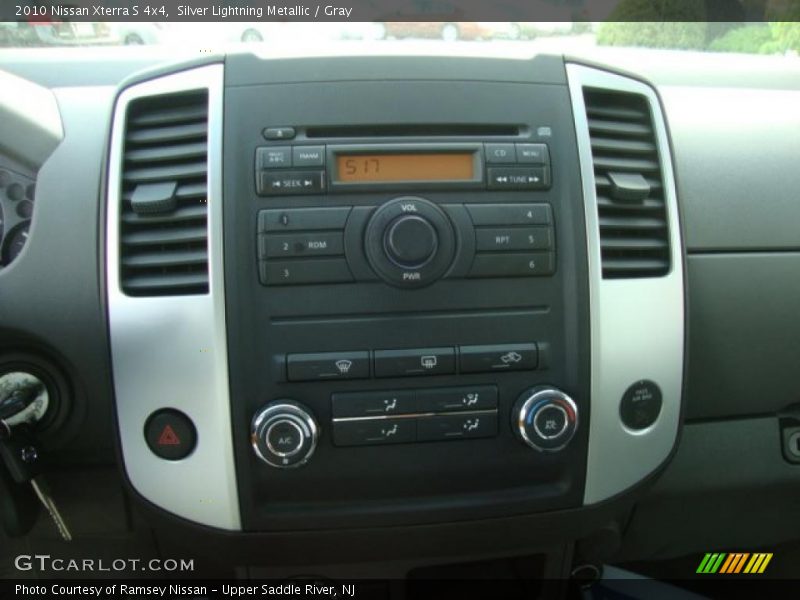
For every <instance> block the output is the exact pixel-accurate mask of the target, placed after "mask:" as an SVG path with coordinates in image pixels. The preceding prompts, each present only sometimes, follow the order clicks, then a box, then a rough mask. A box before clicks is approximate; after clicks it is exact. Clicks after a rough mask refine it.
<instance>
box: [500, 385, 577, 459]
mask: <svg viewBox="0 0 800 600" xmlns="http://www.w3.org/2000/svg"><path fill="white" fill-rule="evenodd" d="M511 414H512V419H513V421H512V423H511V427H512V429H513V430H514V433H515V434H516V436H517V437H518V438H519V439H520V440H521V441H522V442H523V443H525V444H527V445H528V446H530V447H531V448H534V449H536V450H539V451H542V452H557V451H559V450H561V449H562V448H564V447H565V446H566V445H567V444H568V443H569V441H570V440H571V439H572V436H573V435H575V431H576V429H577V428H578V407H577V406H576V405H575V402H574V401H573V400H572V398H570V397H569V396H568V395H567V394H565V393H564V392H562V391H561V390H559V389H556V388H553V387H549V386H540V387H535V388H531V389H529V390H527V391H525V392H524V393H523V394H522V395H521V396H520V397H519V399H518V400H517V402H516V404H515V405H514V409H513V411H512V412H511Z"/></svg>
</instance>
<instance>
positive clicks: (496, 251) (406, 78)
mask: <svg viewBox="0 0 800 600" xmlns="http://www.w3.org/2000/svg"><path fill="white" fill-rule="evenodd" d="M433 62H435V64H436V66H435V68H434V67H433V66H431V64H432V63H431V62H426V60H425V59H423V58H409V57H406V58H401V57H380V58H375V57H372V58H331V59H326V60H324V61H323V60H312V59H291V60H290V59H286V60H264V59H262V58H259V57H256V56H253V55H235V56H229V57H227V58H226V61H225V63H224V67H223V65H221V64H217V65H210V66H204V67H197V68H195V69H193V70H192V69H190V70H187V71H185V72H183V73H177V74H166V75H162V76H159V77H156V78H154V79H153V80H151V81H145V82H140V83H135V84H133V85H131V86H130V87H129V88H128V89H127V90H126V91H124V92H123V94H122V96H121V97H120V100H119V101H118V105H117V113H116V117H115V132H114V135H113V136H112V159H111V172H110V188H109V206H110V208H109V216H108V223H109V225H108V226H109V233H108V238H109V248H108V257H107V259H108V264H109V273H108V276H109V286H110V287H109V321H110V328H111V337H112V354H113V357H114V369H115V382H116V392H117V407H118V418H119V423H120V436H121V442H122V443H121V447H122V454H123V457H124V461H125V464H126V471H127V473H128V476H129V478H130V480H131V483H132V485H133V487H134V488H135V489H137V491H139V492H140V493H141V494H142V495H143V496H144V497H145V498H147V499H148V500H150V501H151V502H153V503H154V504H156V505H157V506H160V507H162V508H164V509H166V510H167V511H170V512H172V513H174V514H178V515H180V516H183V517H185V518H188V519H189V520H191V521H195V522H199V523H203V524H206V525H211V526H214V527H220V528H224V529H242V530H246V531H253V532H259V531H271V532H279V531H298V530H337V529H351V528H364V527H384V526H392V525H409V524H420V525H421V524H434V523H445V522H448V523H449V522H457V521H470V520H479V519H487V518H495V517H510V516H515V515H531V514H536V513H542V512H547V511H561V510H568V509H579V508H581V507H583V506H587V505H591V504H595V503H598V502H602V501H604V500H607V499H609V498H612V497H614V496H615V495H617V494H620V493H622V492H624V491H625V490H627V489H630V488H631V487H633V486H636V485H637V484H638V483H640V482H641V481H642V480H644V479H645V478H646V477H647V476H648V475H650V474H651V473H653V472H655V471H656V470H657V469H658V467H659V466H660V465H662V464H663V463H664V462H665V461H666V460H667V458H668V457H669V455H670V453H671V451H672V449H673V446H674V442H675V439H676V435H677V431H678V423H679V415H680V406H681V386H682V365H683V281H682V278H683V275H682V273H683V271H682V254H681V245H680V228H679V224H678V217H677V205H676V203H675V197H674V181H673V179H672V173H671V164H670V157H669V146H668V139H667V132H666V127H665V124H664V121H663V116H662V115H661V112H660V108H659V102H658V99H657V97H656V95H655V93H654V92H653V91H652V89H651V88H650V87H649V86H647V85H646V84H644V83H642V82H638V81H634V80H630V79H628V78H625V77H621V76H618V75H613V74H609V73H605V72H601V71H597V70H595V69H591V68H588V67H583V66H579V65H565V63H564V62H563V60H562V59H560V58H556V57H537V58H535V59H531V60H511V59H509V60H496V59H491V60H490V59H466V58H440V59H437V61H433ZM323 65H324V70H323V69H322V66H323ZM203 82H205V83H203ZM197 89H201V90H205V92H206V93H207V94H208V100H207V104H204V102H205V100H203V99H202V98H203V97H201V96H197V102H199V104H198V105H197V106H198V107H202V106H206V107H207V108H208V127H207V128H206V129H204V130H203V131H204V134H205V135H206V137H205V138H204V140H205V143H206V144H207V155H206V158H207V161H206V162H205V163H204V165H205V168H206V169H207V177H206V179H205V180H202V179H200V180H197V181H195V180H193V179H190V178H191V177H197V171H196V167H197V164H196V163H195V162H191V161H193V160H196V159H194V158H191V157H190V156H189V154H187V158H186V162H185V164H184V163H182V164H181V166H180V167H177V166H171V165H168V166H166V167H165V166H164V162H163V161H165V160H166V161H170V160H173V159H174V156H175V154H174V153H172V154H169V153H168V154H164V151H163V150H159V151H157V152H156V151H154V150H153V149H152V147H151V146H149V145H148V144H150V143H151V142H150V141H148V140H151V139H155V137H153V136H158V135H164V136H171V135H173V134H174V131H167V129H162V126H163V124H164V123H165V121H164V120H165V119H169V118H178V119H179V120H180V119H186V122H185V123H184V121H179V124H178V125H174V124H172V125H171V126H172V127H185V129H182V130H180V131H181V132H183V133H185V135H198V134H197V131H199V130H196V129H191V127H193V125H191V126H190V125H188V124H186V123H189V121H188V119H189V115H190V114H195V112H192V111H195V109H194V108H192V109H191V110H190V109H188V108H187V109H185V111H184V112H181V113H180V115H179V116H178V117H174V114H175V113H176V111H178V110H179V109H176V108H174V103H173V104H172V105H171V104H170V103H172V102H173V100H174V102H177V106H178V107H180V106H182V104H181V103H182V102H184V100H185V101H186V102H189V101H190V100H192V98H193V97H190V96H186V95H185V94H186V93H193V92H194V91H196V90H197ZM161 100H164V105H163V106H162V105H160V104H158V102H161ZM192 101H193V100H192ZM154 102H155V103H156V104H153V103H154ZM151 105H152V109H151ZM201 105H202V106H201ZM151 110H152V111H155V112H148V111H151ZM181 110H183V109H181ZM181 115H183V116H181ZM154 123H155V125H154ZM134 127H137V128H142V127H144V128H146V129H147V131H146V132H144V131H143V130H141V129H136V130H135V131H134V130H133V128H134ZM153 127H154V128H155V133H154V132H153V130H152V129H151V128H153ZM126 131H128V135H127V137H125V133H126ZM179 137H180V136H179ZM198 139H199V138H198ZM123 140H127V141H123ZM180 144H181V145H180V148H181V150H180V151H185V152H187V153H191V152H192V151H193V150H192V149H191V148H189V147H187V146H184V145H182V144H183V142H180ZM177 148H178V146H176V150H175V152H178V150H177ZM143 157H144V158H143ZM152 157H156V158H152ZM151 158H152V160H154V161H156V162H155V163H153V164H152V165H151V164H148V165H144V166H143V165H142V164H141V161H144V160H151ZM158 160H161V161H162V162H160V163H159V162H158ZM193 169H195V170H193ZM182 178H185V179H182ZM203 181H205V182H206V183H207V185H208V187H207V188H206V191H207V196H206V197H203V196H202V195H201V196H197V198H196V199H193V198H194V197H193V196H192V195H191V194H192V193H193V190H197V189H199V188H197V187H192V186H197V185H200V184H201V183H202V182H203ZM203 211H205V212H203ZM201 213H202V215H201ZM199 216H202V217H203V219H205V220H204V221H202V223H200V222H199V221H198V224H199V225H198V227H197V228H196V229H195V230H193V231H194V232H195V233H197V232H199V233H202V232H203V231H206V232H207V240H205V242H203V239H205V238H203V239H201V238H195V237H188V234H187V233H186V231H184V230H181V232H180V233H179V234H176V236H177V237H176V238H175V239H176V240H179V241H180V243H181V244H187V243H189V244H199V245H197V246H193V245H189V246H181V247H180V251H177V250H176V252H175V253H174V254H170V255H169V260H168V261H165V262H162V263H158V270H156V269H154V268H153V265H154V264H155V263H154V262H153V261H155V260H156V258H152V257H151V256H150V255H149V254H148V258H147V259H143V258H142V257H141V255H140V252H141V248H142V246H143V245H147V244H148V243H150V242H152V243H153V244H154V246H153V249H152V250H148V252H150V251H152V252H156V249H155V244H156V243H158V244H160V246H159V247H161V248H163V247H164V246H165V245H166V246H167V247H169V244H171V243H173V241H172V238H168V237H167V234H166V233H165V231H164V229H165V228H166V229H169V228H171V227H173V226H174V227H177V225H173V224H178V223H186V222H187V221H189V220H192V219H197V218H199ZM155 222H158V223H160V225H159V227H160V228H159V229H158V230H157V233H153V231H156V230H154V229H153V230H151V229H146V228H147V227H149V226H150V225H151V224H152V223H155ZM165 223H166V225H165ZM153 240H155V241H153ZM187 240H188V241H187ZM174 243H175V244H177V243H178V242H177V241H175V242H174ZM203 243H206V246H205V247H203V246H202V244H203ZM176 248H177V246H176ZM203 248H205V249H206V250H207V252H208V253H207V254H200V253H199V252H200V250H202V249H203ZM159 251H161V250H159ZM190 257H195V258H196V260H193V261H192V260H190ZM203 258H205V260H206V263H202V259H203ZM159 260H161V259H159ZM184 263H185V264H184ZM204 269H205V271H204ZM141 311H147V312H148V314H149V315H151V316H154V315H159V318H154V319H149V320H142V319H139V320H138V321H136V320H135V319H134V318H133V315H135V314H143V313H142V312H141ZM137 323H138V324H139V326H138V328H137V326H136V324H137ZM143 323H145V324H143ZM134 339H135V340H136V341H135V343H134V342H133V341H132V340H134ZM156 340H158V342H157V343H158V344H160V345H159V346H158V348H159V350H158V351H157V352H155V353H154V354H156V355H157V356H156V355H154V356H152V357H147V358H145V357H144V355H142V354H137V353H136V352H135V351H136V350H137V349H138V350H140V351H141V350H142V349H144V348H153V347H155V346H154V344H156ZM170 356H172V357H174V358H172V359H170V358H168V357H170ZM170 361H179V362H180V363H181V369H180V372H179V374H180V376H181V378H182V379H181V380H182V381H187V380H189V381H191V383H189V384H187V385H188V387H187V388H183V389H181V388H180V387H179V386H177V385H176V384H175V379H174V378H175V374H174V373H173V374H170V369H169V363H170ZM137 380H138V381H139V383H135V382H136V381H137ZM142 381H146V383H144V384H143V383H141V382H142ZM170 381H172V382H173V383H170ZM142 385H146V386H147V392H148V393H147V394H141V393H140V392H139V393H136V392H135V391H134V387H135V386H139V389H140V390H141V386H142ZM178 390H180V391H178ZM167 427H169V429H170V431H171V432H172V433H167ZM143 433H144V435H143ZM173 436H174V437H173ZM176 440H177V441H176ZM185 440H191V443H190V444H189V443H185ZM168 480H169V481H170V482H171V486H174V485H175V484H180V485H182V486H184V487H183V490H184V494H183V495H182V496H181V497H180V498H179V497H178V495H177V494H176V493H175V492H170V491H165V490H164V486H163V484H164V483H165V482H166V481H168ZM159 484H160V485H159Z"/></svg>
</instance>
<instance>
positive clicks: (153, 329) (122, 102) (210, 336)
mask: <svg viewBox="0 0 800 600" xmlns="http://www.w3.org/2000/svg"><path fill="white" fill-rule="evenodd" d="M195 89H207V90H208V94H209V123H208V244H209V249H208V250H209V293H208V294H205V295H194V296H163V297H150V298H148V297H130V296H126V295H125V294H124V293H123V292H122V290H121V288H120V280H119V268H118V265H119V215H120V188H121V163H122V153H123V143H124V130H125V116H126V112H127V106H128V104H129V103H130V102H131V101H133V100H134V99H137V98H141V97H146V96H154V95H160V94H167V93H174V92H182V91H187V90H195ZM222 93H223V66H222V65H221V64H220V65H211V66H206V67H201V68H197V69H192V70H188V71H183V72H180V73H176V74H172V75H167V76H164V77H160V78H158V79H154V80H151V81H147V82H144V83H140V84H136V85H134V86H132V87H130V88H128V89H126V90H124V91H123V92H122V93H121V94H120V96H119V99H118V100H117V103H116V107H115V112H114V119H113V128H112V137H111V149H110V158H109V177H108V198H107V199H108V214H107V223H106V272H107V279H108V319H109V330H110V336H111V358H112V368H113V375H114V391H115V396H116V405H117V418H118V421H119V429H120V439H121V445H122V456H123V460H124V466H125V471H126V472H127V475H128V479H129V480H130V482H131V484H132V485H133V487H134V488H135V489H136V490H137V491H138V492H139V493H140V494H141V495H142V496H144V497H145V498H146V499H147V500H149V501H150V502H152V503H153V504H155V505H157V506H159V507H161V508H163V509H164V510H167V511H169V512H171V513H173V514H176V515H178V516H180V517H183V518H185V519H188V520H190V521H194V522H195V523H201V524H203V525H208V526H211V527H217V528H221V529H228V530H239V529H241V520H240V514H239V502H238V495H237V488H236V469H235V467H234V458H233V439H232V437H233V436H232V432H231V415H230V399H229V391H228V389H229V388H228V356H227V338H226V332H225V289H224V277H223V261H222V251H223V249H222ZM161 408H175V409H178V410H180V411H182V412H183V413H185V414H186V415H188V416H189V417H190V418H191V419H192V421H193V422H194V424H195V427H196V428H197V437H198V440H197V448H196V449H195V451H194V452H193V453H192V454H191V455H190V456H188V457H187V458H185V459H183V460H179V461H166V460H161V459H159V458H158V457H156V456H155V455H154V454H153V453H152V452H150V450H149V449H148V447H147V444H146V442H145V439H144V433H143V428H144V423H145V421H146V420H147V417H148V416H149V415H150V414H151V413H152V412H154V411H156V410H158V409H161Z"/></svg>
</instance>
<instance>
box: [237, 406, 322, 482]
mask: <svg viewBox="0 0 800 600" xmlns="http://www.w3.org/2000/svg"><path fill="white" fill-rule="evenodd" d="M318 437H319V428H318V427H317V422H316V420H315V419H314V417H313V415H312V414H311V411H309V410H308V409H307V408H305V407H304V406H303V405H301V404H299V403H297V402H294V401H291V400H277V401H275V402H271V403H270V404H267V405H266V406H265V407H264V408H262V409H261V410H260V411H259V412H257V413H256V415H255V417H253V423H252V426H251V429H250V442H251V444H252V446H253V450H254V451H255V453H256V456H258V457H259V458H260V459H261V460H263V461H264V462H265V463H267V464H268V465H270V466H272V467H278V468H281V469H290V468H293V467H299V466H301V465H304V464H306V463H307V462H308V460H309V459H310V458H311V456H312V455H313V454H314V450H315V449H316V447H317V438H318Z"/></svg>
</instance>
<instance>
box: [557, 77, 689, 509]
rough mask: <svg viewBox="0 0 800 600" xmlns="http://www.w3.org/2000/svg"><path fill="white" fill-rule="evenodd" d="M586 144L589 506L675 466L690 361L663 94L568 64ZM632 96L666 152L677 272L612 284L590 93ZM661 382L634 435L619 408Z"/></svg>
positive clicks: (582, 148)
mask: <svg viewBox="0 0 800 600" xmlns="http://www.w3.org/2000/svg"><path fill="white" fill-rule="evenodd" d="M567 78H568V81H569V88H570V96H571V99H572V109H573V112H574V115H575V129H576V135H577V140H578V156H579V159H580V168H581V177H582V180H583V197H584V204H585V213H586V228H587V232H586V233H587V242H588V251H589V304H590V319H591V326H590V331H591V397H590V419H589V450H588V457H587V465H586V489H585V494H584V503H585V504H594V503H596V502H600V501H602V500H605V499H607V498H610V497H612V496H614V495H616V494H618V493H620V492H622V491H624V490H626V489H627V488H629V487H631V486H633V485H635V484H636V483H638V482H639V481H641V480H642V479H643V478H645V477H647V476H648V475H649V474H650V473H652V472H653V471H654V470H655V469H657V468H658V466H659V465H660V464H661V463H663V462H664V460H666V459H667V457H668V456H669V454H670V452H671V451H672V448H673V446H674V444H675V440H676V437H677V434H678V428H679V425H680V409H681V390H682V384H683V361H684V310H685V309H684V286H683V260H682V256H681V255H682V244H681V232H680V225H679V220H678V204H677V199H676V194H675V178H674V175H673V168H672V159H671V155H670V149H669V140H668V137H667V130H666V125H665V122H664V116H663V114H662V111H661V106H660V103H659V100H658V96H657V95H656V93H655V92H654V90H653V89H652V88H651V87H650V86H648V85H645V84H644V83H641V82H639V81H636V80H633V79H629V78H627V77H622V76H619V75H614V74H612V73H608V72H606V71H602V70H599V69H594V68H590V67H585V66H582V65H577V64H567ZM585 87H593V88H600V89H607V90H611V91H620V92H630V93H635V94H640V95H642V96H645V97H646V98H647V101H648V103H649V104H650V110H651V113H652V117H653V127H654V131H655V137H656V141H657V143H658V148H659V157H660V161H661V170H662V176H663V180H664V198H665V202H666V209H667V221H668V225H669V232H670V243H671V269H670V272H669V273H668V274H667V275H665V276H663V277H655V278H646V279H645V278H643V279H603V278H602V267H601V264H600V233H599V226H598V213H597V198H596V194H595V179H594V168H593V165H592V153H591V144H590V140H589V129H588V122H587V117H586V107H585V104H584V99H583V89H584V88H585ZM640 379H651V380H653V381H655V382H656V383H657V384H658V385H659V387H660V388H661V391H662V393H663V399H664V402H663V406H662V409H661V414H660V415H659V417H658V419H657V420H656V422H655V423H654V424H653V425H651V426H650V427H648V428H647V429H644V430H641V431H632V430H629V429H627V428H626V427H625V426H624V425H623V424H622V421H621V420H620V413H619V405H620V401H621V399H622V395H623V394H624V393H625V390H626V389H627V388H628V386H630V384H632V383H634V382H635V381H638V380H640Z"/></svg>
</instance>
